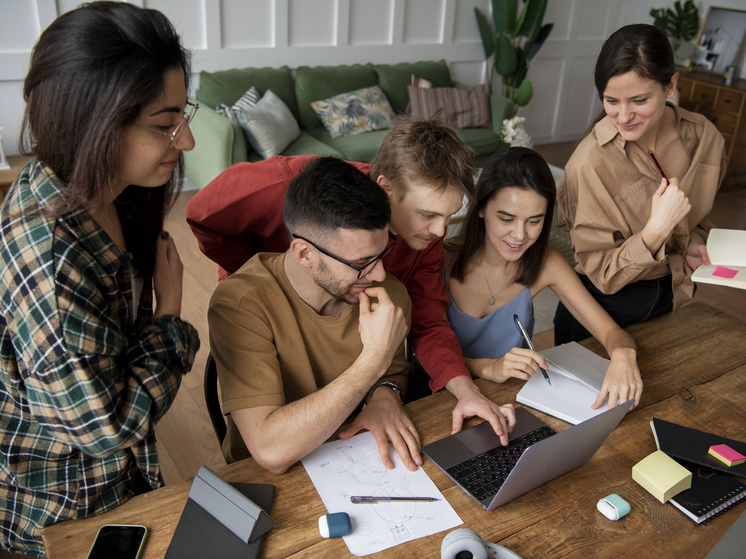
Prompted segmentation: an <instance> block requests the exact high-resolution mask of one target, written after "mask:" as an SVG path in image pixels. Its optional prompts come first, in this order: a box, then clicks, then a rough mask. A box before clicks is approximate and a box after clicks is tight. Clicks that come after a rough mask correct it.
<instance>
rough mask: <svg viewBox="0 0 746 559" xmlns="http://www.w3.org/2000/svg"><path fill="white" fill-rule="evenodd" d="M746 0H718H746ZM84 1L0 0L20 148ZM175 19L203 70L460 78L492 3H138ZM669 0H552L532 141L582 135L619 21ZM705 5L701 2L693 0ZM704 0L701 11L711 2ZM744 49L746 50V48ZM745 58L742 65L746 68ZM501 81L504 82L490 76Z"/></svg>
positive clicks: (532, 112)
mask: <svg viewBox="0 0 746 559" xmlns="http://www.w3.org/2000/svg"><path fill="white" fill-rule="evenodd" d="M743 2H744V0H717V2H716V4H717V5H719V6H725V7H734V8H735V7H743ZM79 3H80V0H0V127H3V128H4V131H3V138H4V146H5V150H6V153H8V154H15V153H17V140H18V133H19V130H20V124H21V118H22V113H23V100H22V97H21V91H22V82H23V78H24V76H25V73H26V70H27V68H28V60H29V52H30V50H31V48H32V46H33V44H34V43H35V41H36V39H37V38H38V35H39V33H40V30H42V29H44V28H45V27H46V26H47V25H49V23H51V22H52V21H53V20H54V18H55V17H57V16H58V15H59V14H61V13H64V12H65V11H68V10H70V9H72V8H74V7H75V6H77V5H78V4H79ZM133 3H134V4H137V5H139V6H144V7H148V8H155V9H158V10H161V11H162V12H164V13H165V14H167V15H168V16H169V18H170V19H171V21H172V22H173V23H174V25H175V26H176V28H177V29H178V31H179V33H181V35H182V37H183V39H184V43H185V45H186V46H187V47H189V48H190V49H191V50H192V52H193V53H194V71H195V86H196V78H197V75H198V74H199V71H200V70H208V71H214V70H223V69H228V68H236V67H238V68H240V67H245V66H279V65H283V64H285V65H288V66H290V67H291V68H297V67H298V66H303V65H309V66H314V65H335V64H355V63H365V62H372V63H377V64H380V63H396V62H403V61H410V62H413V61H418V60H437V59H441V58H442V59H445V60H446V61H447V62H448V64H449V66H450V69H451V74H452V76H453V78H454V79H455V80H457V81H460V82H464V83H469V84H477V83H482V82H484V81H485V80H486V79H487V75H488V74H487V72H486V65H485V62H484V55H483V51H482V45H481V41H480V39H479V33H478V30H477V26H476V22H475V19H474V7H478V8H480V9H481V10H483V11H487V10H488V9H489V6H490V0H133ZM668 3H670V4H673V0H671V1H670V2H668ZM665 4H667V0H663V1H662V2H661V1H655V2H652V1H651V0H618V1H615V0H550V1H549V6H548V8H547V14H546V17H545V21H546V22H549V21H551V22H554V30H553V31H552V34H551V35H550V37H549V39H548V41H547V42H546V44H545V45H544V47H543V48H542V50H541V51H540V52H539V54H538V56H537V57H536V58H535V59H534V60H533V62H532V65H531V70H530V73H529V75H530V77H531V80H532V82H533V84H534V98H533V100H532V101H531V103H530V104H529V105H528V106H527V107H525V108H522V109H521V114H522V115H523V116H526V117H527V128H528V130H529V132H530V133H531V134H532V135H533V136H534V141H535V143H544V142H551V141H563V140H570V139H575V138H576V137H577V136H578V135H579V134H580V133H582V131H583V130H585V128H586V126H587V125H588V123H589V122H590V120H591V119H592V118H593V116H594V115H595V114H596V113H597V112H598V110H600V103H599V101H598V97H597V95H596V92H595V90H594V88H593V80H592V75H593V65H594V64H595V60H596V56H597V55H598V52H599V50H600V48H601V45H602V43H603V41H604V39H605V38H606V37H608V35H609V34H610V33H611V32H612V31H614V30H615V29H616V28H617V27H619V26H620V25H623V24H626V23H633V22H644V23H650V22H652V18H650V16H649V15H648V13H649V11H650V8H651V7H652V6H655V7H659V5H661V6H662V5H665ZM698 4H699V3H698ZM709 4H710V3H709V2H707V3H705V4H704V7H703V8H702V9H703V12H702V13H703V14H704V13H706V10H707V6H708V5H709ZM744 58H746V57H744ZM745 70H746V60H744V61H742V64H741V74H742V75H746V71H745ZM494 85H495V86H496V87H499V81H498V80H495V84H494Z"/></svg>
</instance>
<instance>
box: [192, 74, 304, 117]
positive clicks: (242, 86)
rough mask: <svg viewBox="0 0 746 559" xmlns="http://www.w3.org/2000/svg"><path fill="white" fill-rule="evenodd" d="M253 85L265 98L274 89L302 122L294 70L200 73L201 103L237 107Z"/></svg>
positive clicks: (198, 91)
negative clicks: (292, 72) (292, 71)
mask: <svg viewBox="0 0 746 559" xmlns="http://www.w3.org/2000/svg"><path fill="white" fill-rule="evenodd" d="M251 86H254V87H256V88H257V89H258V90H259V93H260V94H261V95H264V94H265V93H266V91H267V90H268V89H271V90H272V91H273V92H274V94H275V95H277V96H278V97H279V98H280V99H282V102H283V103H285V104H286V105H287V107H288V109H290V112H291V113H293V117H294V118H295V119H296V120H297V119H298V101H297V100H296V99H295V86H294V85H293V77H292V76H291V74H290V68H288V67H287V66H281V67H279V68H241V69H233V70H221V71H219V72H205V71H204V70H203V71H201V72H200V73H199V88H198V89H197V100H198V101H199V102H200V103H205V104H206V105H209V106H210V107H213V108H214V107H215V106H217V104H218V103H225V104H226V105H228V106H229V107H230V106H232V105H233V103H235V102H236V101H238V99H239V98H240V97H241V96H242V95H243V94H244V93H245V92H246V90H248V89H249V88H250V87H251Z"/></svg>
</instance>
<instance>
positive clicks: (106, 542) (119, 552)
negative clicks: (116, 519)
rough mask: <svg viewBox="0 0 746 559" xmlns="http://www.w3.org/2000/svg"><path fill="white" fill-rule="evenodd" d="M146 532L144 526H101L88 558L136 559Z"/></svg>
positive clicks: (143, 543)
mask: <svg viewBox="0 0 746 559" xmlns="http://www.w3.org/2000/svg"><path fill="white" fill-rule="evenodd" d="M147 533H148V529H147V528H146V527H145V526H131V525H123V524H107V525H106V526H101V528H99V529H98V533H97V534H96V539H95V540H93V545H92V546H91V550H90V551H89V552H88V559H138V557H140V553H141V552H142V548H143V546H144V545H145V536H146V535H147Z"/></svg>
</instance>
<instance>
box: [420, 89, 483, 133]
mask: <svg viewBox="0 0 746 559" xmlns="http://www.w3.org/2000/svg"><path fill="white" fill-rule="evenodd" d="M407 91H408V92H409V102H410V104H411V111H412V118H414V119H416V120H427V119H429V118H431V117H432V116H433V115H435V113H437V112H438V111H439V110H441V109H442V112H441V115H440V116H441V120H443V121H444V122H445V123H446V124H449V125H450V126H453V127H454V128H491V124H492V123H491V121H490V92H489V87H488V86H487V84H482V85H477V86H474V87H472V88H471V89H458V88H455V87H433V88H430V89H423V88H421V87H415V86H412V85H408V86H407Z"/></svg>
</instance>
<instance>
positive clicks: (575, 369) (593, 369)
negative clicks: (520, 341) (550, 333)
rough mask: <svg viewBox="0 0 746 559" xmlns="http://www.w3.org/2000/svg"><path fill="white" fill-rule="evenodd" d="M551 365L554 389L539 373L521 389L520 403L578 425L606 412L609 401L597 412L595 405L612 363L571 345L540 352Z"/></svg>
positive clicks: (549, 369)
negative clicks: (593, 406) (592, 407)
mask: <svg viewBox="0 0 746 559" xmlns="http://www.w3.org/2000/svg"><path fill="white" fill-rule="evenodd" d="M539 354H540V355H542V356H543V357H544V358H545V359H546V360H547V362H548V364H549V368H548V369H547V373H548V374H549V379H550V380H551V381H552V385H551V386H550V385H549V383H547V381H546V380H544V376H543V375H542V374H541V373H536V374H535V375H534V376H532V377H531V378H530V379H529V380H528V381H526V384H525V385H524V386H523V388H521V391H520V392H518V395H517V396H516V398H515V399H516V402H518V403H521V404H523V405H525V406H529V407H531V408H534V409H537V410H539V411H542V412H544V413H548V414H549V415H553V416H554V417H557V418H559V419H562V420H563V421H567V422H568V423H572V424H573V425H577V424H578V423H581V422H583V421H585V420H586V419H590V418H591V417H595V416H597V415H599V414H600V413H603V412H604V411H606V409H607V406H608V402H607V401H605V402H604V403H603V404H602V405H601V407H599V409H597V410H592V409H591V406H592V405H593V403H594V402H595V401H596V398H597V397H598V393H599V392H600V390H601V386H602V385H603V381H604V377H605V376H606V369H608V367H609V364H610V363H611V362H610V361H609V360H608V359H604V358H603V357H600V356H598V355H596V354H595V353H593V352H592V351H590V350H588V349H585V348H584V347H583V346H581V345H579V344H577V343H575V342H571V343H569V344H563V345H560V346H557V347H553V348H549V349H545V350H543V351H540V352H539Z"/></svg>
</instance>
